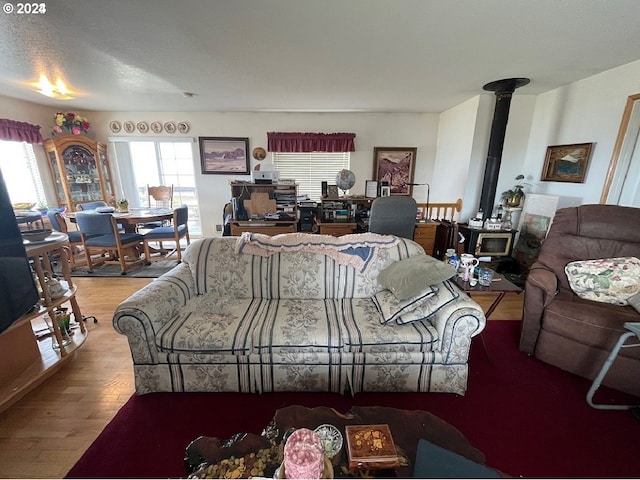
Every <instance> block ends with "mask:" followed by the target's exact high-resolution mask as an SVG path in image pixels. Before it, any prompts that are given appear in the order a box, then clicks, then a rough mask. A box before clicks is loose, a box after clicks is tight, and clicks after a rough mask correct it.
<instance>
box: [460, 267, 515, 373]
mask: <svg viewBox="0 0 640 480" xmlns="http://www.w3.org/2000/svg"><path fill="white" fill-rule="evenodd" d="M454 283H455V284H456V285H457V286H458V287H460V288H461V289H462V290H463V291H464V292H465V293H466V294H467V295H469V296H470V297H472V296H473V294H474V293H497V294H498V296H497V297H496V298H495V299H494V300H493V302H492V303H491V305H489V308H488V309H487V311H486V312H485V314H484V316H485V317H486V318H487V320H488V319H489V316H490V315H491V314H492V313H493V311H494V310H495V309H496V307H497V306H498V305H499V304H500V302H501V301H502V299H503V298H504V296H505V295H506V294H507V293H509V292H515V293H517V294H520V293H522V288H520V287H519V286H517V285H516V284H515V283H512V282H510V281H509V280H507V279H506V278H505V276H504V275H502V274H500V273H498V272H495V271H494V273H493V281H492V282H491V285H489V286H486V287H485V286H483V285H480V283H477V284H476V285H475V286H473V287H472V286H471V284H470V283H469V282H468V281H467V282H465V281H464V280H463V279H462V278H461V277H459V276H457V275H456V277H455V280H454ZM480 339H481V340H482V346H483V347H484V351H485V353H486V354H487V357H488V358H489V362H490V363H493V360H491V355H489V349H488V348H487V344H486V342H485V341H484V335H483V334H482V332H480Z"/></svg>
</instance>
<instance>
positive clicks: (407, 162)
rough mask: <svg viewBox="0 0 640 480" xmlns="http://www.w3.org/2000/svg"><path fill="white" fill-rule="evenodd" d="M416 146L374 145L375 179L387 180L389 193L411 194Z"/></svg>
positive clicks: (379, 180) (378, 180)
mask: <svg viewBox="0 0 640 480" xmlns="http://www.w3.org/2000/svg"><path fill="white" fill-rule="evenodd" d="M417 150H418V149H417V147H374V148H373V165H374V174H375V180H376V181H377V182H378V184H379V183H380V182H384V181H386V182H389V187H390V188H389V189H390V194H391V195H411V192H412V187H413V186H412V185H411V184H412V183H413V173H414V170H415V168H416V152H417Z"/></svg>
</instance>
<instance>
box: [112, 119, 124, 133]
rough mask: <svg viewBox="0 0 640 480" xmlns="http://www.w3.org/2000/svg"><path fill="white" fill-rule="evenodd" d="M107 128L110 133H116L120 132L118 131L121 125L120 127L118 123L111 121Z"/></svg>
mask: <svg viewBox="0 0 640 480" xmlns="http://www.w3.org/2000/svg"><path fill="white" fill-rule="evenodd" d="M109 128H110V129H111V131H112V132H113V133H118V132H119V131H120V129H121V128H122V125H120V122H118V121H116V120H113V121H111V122H109Z"/></svg>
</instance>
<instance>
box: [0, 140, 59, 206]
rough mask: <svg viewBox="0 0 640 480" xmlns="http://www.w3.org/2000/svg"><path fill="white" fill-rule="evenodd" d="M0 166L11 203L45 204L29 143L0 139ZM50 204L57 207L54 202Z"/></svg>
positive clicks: (34, 158) (38, 173)
mask: <svg viewBox="0 0 640 480" xmlns="http://www.w3.org/2000/svg"><path fill="white" fill-rule="evenodd" d="M0 168H1V169H2V175H3V176H4V181H5V183H6V184H7V190H8V191H9V198H11V203H35V204H38V205H46V204H47V199H46V197H45V195H44V188H43V186H42V179H41V178H40V171H39V170H38V163H37V161H36V156H35V154H34V153H33V146H32V145H31V144H30V143H26V142H11V141H4V140H0ZM51 206H52V207H57V205H55V204H54V205H51Z"/></svg>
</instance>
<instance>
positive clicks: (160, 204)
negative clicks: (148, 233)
mask: <svg viewBox="0 0 640 480" xmlns="http://www.w3.org/2000/svg"><path fill="white" fill-rule="evenodd" d="M147 206H148V207H149V208H173V185H170V186H166V185H158V186H155V187H151V186H149V184H147ZM167 225H168V223H163V222H147V223H141V224H139V225H138V230H151V229H153V228H157V227H163V226H167Z"/></svg>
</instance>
